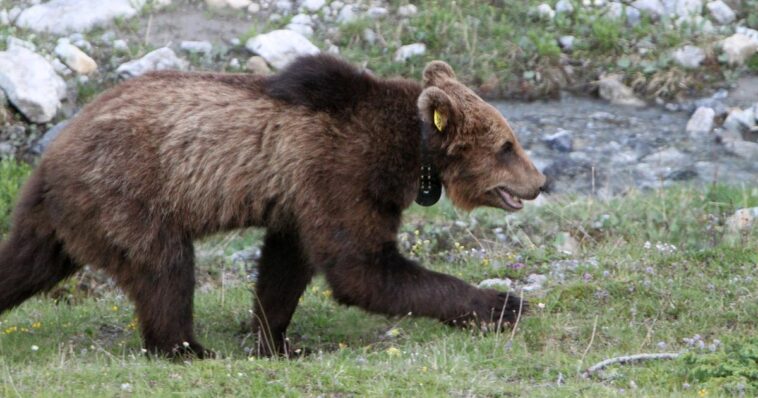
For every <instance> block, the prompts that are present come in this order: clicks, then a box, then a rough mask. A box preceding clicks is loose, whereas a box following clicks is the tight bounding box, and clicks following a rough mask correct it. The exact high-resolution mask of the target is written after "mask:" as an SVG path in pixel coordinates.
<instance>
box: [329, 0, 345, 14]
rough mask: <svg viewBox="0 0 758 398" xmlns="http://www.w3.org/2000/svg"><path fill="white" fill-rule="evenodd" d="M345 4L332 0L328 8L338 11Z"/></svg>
mask: <svg viewBox="0 0 758 398" xmlns="http://www.w3.org/2000/svg"><path fill="white" fill-rule="evenodd" d="M344 6H345V3H343V2H341V1H339V0H337V1H333V2H332V3H331V4H329V8H331V9H332V10H333V11H339V10H341V9H342V7H344Z"/></svg>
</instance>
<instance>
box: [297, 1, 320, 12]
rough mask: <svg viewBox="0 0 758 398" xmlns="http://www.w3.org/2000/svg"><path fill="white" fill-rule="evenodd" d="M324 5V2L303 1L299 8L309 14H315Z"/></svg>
mask: <svg viewBox="0 0 758 398" xmlns="http://www.w3.org/2000/svg"><path fill="white" fill-rule="evenodd" d="M325 4H326V0H305V1H304V2H303V4H302V5H301V7H302V8H303V9H306V10H308V11H310V12H316V11H318V10H320V9H321V7H323V6H324V5H325Z"/></svg>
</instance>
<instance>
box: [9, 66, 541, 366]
mask: <svg viewBox="0 0 758 398" xmlns="http://www.w3.org/2000/svg"><path fill="white" fill-rule="evenodd" d="M440 183H441V185H443V186H444V188H445V190H446V192H447V195H448V196H449V198H450V199H451V200H452V202H453V203H454V204H455V205H456V206H458V207H460V208H463V209H472V208H474V207H477V206H494V207H499V208H502V209H505V210H509V211H516V210H519V209H520V208H521V207H522V205H523V204H522V201H521V199H522V198H523V199H533V198H534V197H536V196H537V195H538V194H539V192H540V190H541V187H542V186H543V184H544V183H545V177H544V176H543V175H542V174H541V173H540V172H539V171H538V170H537V169H535V167H534V166H533V165H532V163H531V162H530V160H529V159H528V158H527V155H526V154H525V152H524V150H523V149H522V147H521V146H520V145H519V143H518V141H517V139H516V136H515V135H514V133H513V131H512V130H511V128H510V126H509V125H508V123H507V122H506V120H505V119H504V118H503V117H502V116H501V114H500V113H499V112H498V111H497V110H496V109H495V108H493V107H492V106H490V105H488V104H487V103H486V102H484V101H483V100H482V99H481V98H479V97H478V96H477V95H476V94H475V93H474V92H473V91H471V90H470V89H468V88H466V87H465V86H464V85H463V84H461V83H460V82H459V81H458V80H456V77H455V74H454V73H453V70H452V69H451V68H450V66H448V65H447V64H445V63H444V62H440V61H434V62H431V63H430V64H429V65H428V66H427V67H426V68H425V70H424V72H423V85H422V84H419V83H417V82H415V81H411V80H406V79H380V78H377V77H375V76H373V75H372V74H371V73H370V72H368V71H366V70H360V69H358V68H355V67H353V66H352V65H350V64H348V63H346V62H345V61H342V60H340V59H337V58H334V57H331V56H327V55H316V56H308V57H302V58H299V59H298V60H296V61H295V62H293V63H292V64H291V65H290V66H289V67H287V68H286V69H284V70H283V71H282V72H281V73H279V74H277V75H273V76H269V77H260V76H253V75H247V74H216V73H182V72H165V71H164V72H156V73H150V74H148V75H145V76H143V77H140V78H136V79H133V80H130V81H127V82H124V83H122V84H120V85H118V86H116V87H114V88H112V89H110V90H108V91H106V92H105V93H103V94H102V95H100V96H99V98H97V99H96V100H94V101H93V102H92V103H91V104H89V105H87V106H85V107H84V108H83V109H82V111H81V112H80V113H79V114H78V115H77V116H76V117H75V118H74V119H73V120H72V121H71V122H70V123H69V124H68V126H67V127H66V128H65V130H64V131H63V132H62V133H61V134H60V136H59V137H58V138H57V139H56V140H55V141H54V142H53V143H52V144H51V146H50V147H49V149H48V150H47V151H46V152H45V153H44V155H43V157H42V159H41V161H40V162H39V165H38V166H37V167H36V169H35V171H34V172H33V174H32V175H31V177H30V178H29V180H28V181H27V182H26V185H25V186H24V188H23V191H22V194H21V196H20V199H19V201H18V204H17V205H16V208H15V211H14V219H13V227H12V229H11V231H10V233H9V235H8V237H7V239H6V241H5V242H4V243H3V245H2V247H0V313H1V312H3V311H5V310H8V309H10V308H12V307H14V306H17V305H19V304H20V303H22V302H23V301H24V300H26V299H27V298H29V297H30V296H32V295H34V294H35V293H38V292H41V291H45V290H48V289H50V288H52V287H53V286H54V285H55V284H56V283H58V282H59V281H61V280H62V279H64V278H66V277H68V276H70V275H71V274H73V273H74V272H75V271H77V270H78V269H79V268H80V267H81V266H82V265H83V264H91V265H92V266H94V267H97V268H100V269H102V270H105V271H106V272H107V273H109V274H110V275H112V277H113V278H114V280H115V281H116V282H117V283H118V285H119V286H120V287H121V288H123V290H124V291H125V292H126V293H127V294H128V295H129V297H130V298H131V299H132V300H133V301H134V303H135V306H136V311H137V315H138V318H139V322H140V330H141V333H142V338H143V341H144V345H145V348H147V349H148V350H149V351H150V352H155V353H158V354H161V355H169V356H185V355H194V356H197V357H200V358H202V357H206V356H208V355H211V354H212V353H211V352H210V351H206V350H205V349H204V348H203V346H201V345H200V344H199V343H198V342H197V341H196V339H195V337H194V334H193V326H192V301H193V290H194V284H195V279H194V268H193V267H194V265H193V262H194V252H193V245H192V242H193V239H197V238H199V237H202V236H205V235H208V234H212V233H216V232H219V231H226V230H231V229H235V228H246V227H253V226H259V227H266V228H267V231H266V237H265V243H264V246H263V249H262V257H261V260H260V265H259V277H258V281H257V284H256V291H255V295H256V302H257V304H256V305H255V311H254V313H255V316H254V326H255V328H256V329H257V330H258V332H259V333H260V335H261V336H262V339H261V340H262V341H264V342H265V344H263V345H262V353H263V354H266V355H271V354H276V353H281V352H283V350H284V349H285V348H284V344H283V342H284V334H285V331H286V329H287V326H288V324H289V322H290V319H291V317H292V314H293V312H294V311H295V307H296V306H297V304H298V300H299V298H300V296H301V294H302V293H303V290H304V289H305V288H306V285H308V283H309V281H310V280H311V277H312V276H313V274H314V273H315V272H321V273H323V274H324V275H325V277H326V280H327V282H328V284H329V285H330V287H331V289H332V291H333V294H334V298H335V299H336V300H337V301H338V302H340V303H342V304H346V305H355V306H359V307H360V308H363V309H364V310H367V311H371V312H375V313H381V314H387V315H406V314H409V313H412V314H413V315H417V316H424V317H432V318H436V319H439V320H441V321H443V322H448V323H458V324H461V323H464V321H466V322H467V321H477V322H487V321H493V320H502V321H505V322H512V321H514V319H515V317H516V316H517V315H518V313H519V311H520V310H522V309H524V303H523V302H522V301H521V299H519V298H518V297H516V296H515V295H510V294H507V293H501V292H498V291H495V290H488V289H479V288H476V287H474V286H471V285H469V284H468V283H465V282H463V281H461V280H459V279H456V278H453V277H451V276H448V275H444V274H441V273H437V272H432V271H429V270H427V269H424V268H422V267H421V266H420V265H419V264H417V263H415V262H413V261H411V260H408V259H406V258H404V257H403V256H402V255H401V254H400V253H399V251H398V248H397V244H396V233H397V231H398V227H399V226H400V223H401V213H402V211H403V209H405V208H407V207H409V206H410V205H411V203H412V202H413V201H414V199H418V201H419V202H421V203H423V204H431V203H433V202H435V201H436V199H437V198H438V197H439V186H440Z"/></svg>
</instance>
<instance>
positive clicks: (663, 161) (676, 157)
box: [642, 148, 688, 166]
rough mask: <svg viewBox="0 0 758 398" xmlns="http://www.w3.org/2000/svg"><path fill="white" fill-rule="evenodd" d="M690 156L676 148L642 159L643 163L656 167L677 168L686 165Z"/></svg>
mask: <svg viewBox="0 0 758 398" xmlns="http://www.w3.org/2000/svg"><path fill="white" fill-rule="evenodd" d="M687 158H688V156H687V155H685V154H684V153H682V152H681V151H679V150H678V149H676V148H667V149H664V150H661V151H658V152H655V153H652V154H650V155H647V156H645V157H643V158H642V162H644V163H650V164H653V165H656V166H677V165H680V164H682V163H684V162H685V161H686V160H687Z"/></svg>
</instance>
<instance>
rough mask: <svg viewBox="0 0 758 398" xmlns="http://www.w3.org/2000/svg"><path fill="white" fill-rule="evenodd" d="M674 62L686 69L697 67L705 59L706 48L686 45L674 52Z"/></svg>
mask: <svg viewBox="0 0 758 398" xmlns="http://www.w3.org/2000/svg"><path fill="white" fill-rule="evenodd" d="M672 57H673V59H674V62H676V63H677V64H679V65H680V66H681V67H683V68H686V69H696V68H698V67H700V65H701V64H702V63H703V61H705V50H703V49H702V48H700V47H696V46H689V45H687V46H684V47H681V48H679V49H677V50H676V51H674V53H673V54H672Z"/></svg>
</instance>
